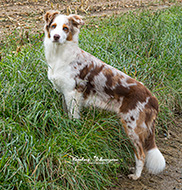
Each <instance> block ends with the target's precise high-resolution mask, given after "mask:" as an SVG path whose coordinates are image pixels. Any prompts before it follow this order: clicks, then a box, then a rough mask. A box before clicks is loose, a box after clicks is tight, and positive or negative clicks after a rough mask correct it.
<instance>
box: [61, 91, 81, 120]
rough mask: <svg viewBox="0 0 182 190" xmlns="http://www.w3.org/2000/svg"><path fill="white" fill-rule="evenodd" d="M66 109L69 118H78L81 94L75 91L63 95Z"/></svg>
mask: <svg viewBox="0 0 182 190" xmlns="http://www.w3.org/2000/svg"><path fill="white" fill-rule="evenodd" d="M64 98H65V102H66V107H67V110H68V115H69V118H70V119H72V118H75V119H79V118H80V114H79V113H80V107H81V94H80V93H78V92H77V91H71V92H66V93H64Z"/></svg>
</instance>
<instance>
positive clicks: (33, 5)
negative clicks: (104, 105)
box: [0, 0, 182, 190]
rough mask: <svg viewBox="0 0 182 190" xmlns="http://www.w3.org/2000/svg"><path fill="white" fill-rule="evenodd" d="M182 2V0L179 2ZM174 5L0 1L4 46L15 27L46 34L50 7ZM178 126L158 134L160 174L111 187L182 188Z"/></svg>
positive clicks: (89, 9)
mask: <svg viewBox="0 0 182 190" xmlns="http://www.w3.org/2000/svg"><path fill="white" fill-rule="evenodd" d="M178 2H179V3H181V2H182V1H181V0H180V1H178ZM173 4H174V1H173V2H171V1H167V0H163V1H156V0H155V1H154V0H123V1H119V0H118V1H116V0H115V1H114V0H102V1H97V0H86V1H84V0H80V1H66V0H64V1H61V3H60V2H59V1H49V0H48V1H40V0H27V1H23V0H9V1H8V0H3V1H2V2H0V24H1V27H0V45H1V48H3V41H5V40H6V38H5V36H7V35H8V34H9V35H10V34H11V32H12V31H13V30H14V29H18V30H20V34H21V33H22V32H25V31H29V32H32V33H43V30H42V28H43V25H44V22H43V20H42V15H43V14H44V13H45V12H46V11H47V10H49V9H56V10H60V11H61V12H62V13H64V14H70V13H78V14H81V15H84V16H86V17H87V16H89V17H90V16H92V17H97V16H109V15H112V14H118V13H121V12H127V11H129V10H135V9H138V8H141V9H143V8H147V9H163V8H167V7H169V6H171V5H173ZM174 122H176V125H177V126H178V127H176V126H173V125H171V126H169V131H168V134H166V136H165V137H164V136H158V137H157V144H158V146H159V148H160V150H161V152H162V153H163V155H164V157H165V159H166V162H167V166H166V169H165V171H164V172H163V173H162V174H160V175H157V176H154V175H150V174H148V173H147V172H146V171H144V172H143V173H142V177H141V178H140V179H139V180H137V181H131V180H129V179H128V178H127V176H126V175H124V174H120V176H118V178H119V180H118V182H116V185H115V187H113V188H110V190H120V189H121V190H122V189H124V190H125V189H126V190H129V189H134V190H173V189H174V190H182V152H181V150H182V128H181V123H182V120H181V119H180V120H178V121H174Z"/></svg>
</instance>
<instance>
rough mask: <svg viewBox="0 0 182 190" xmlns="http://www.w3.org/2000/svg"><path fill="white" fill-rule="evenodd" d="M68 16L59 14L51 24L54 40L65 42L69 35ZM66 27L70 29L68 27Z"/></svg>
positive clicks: (51, 34) (52, 38) (51, 36)
mask: <svg viewBox="0 0 182 190" xmlns="http://www.w3.org/2000/svg"><path fill="white" fill-rule="evenodd" d="M68 23H69V21H68V18H67V17H66V16H65V15H58V16H57V17H56V18H55V19H54V21H53V22H52V24H51V26H50V38H51V41H52V42H58V43H61V44H63V43H65V42H66V40H67V36H68V34H67V33H68V31H66V30H69V27H68V26H67V25H66V24H68ZM66 27H67V28H68V29H66Z"/></svg>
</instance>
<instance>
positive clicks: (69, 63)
mask: <svg viewBox="0 0 182 190" xmlns="http://www.w3.org/2000/svg"><path fill="white" fill-rule="evenodd" d="M44 20H45V27H44V31H45V38H44V47H45V56H46V60H47V63H48V79H49V80H50V81H51V82H52V84H53V86H54V88H55V89H56V90H57V91H58V92H61V93H62V94H63V95H64V99H65V102H66V107H67V110H68V115H69V117H70V118H76V119H79V118H80V114H79V112H80V109H81V108H82V107H83V106H90V105H93V106H96V107H98V108H102V109H106V110H109V111H114V112H115V113H116V114H117V115H118V116H119V118H120V120H121V122H122V126H123V127H124V130H125V132H126V134H127V135H128V137H129V139H130V140H131V142H132V143H133V147H134V156H135V162H136V167H135V172H134V173H133V174H130V175H129V176H128V177H129V178H130V179H133V180H137V179H138V178H139V177H140V176H141V173H142V170H143V167H144V165H146V167H147V169H148V171H149V172H150V173H152V174H158V173H160V172H161V171H163V170H164V168H165V159H164V157H163V155H162V154H161V152H160V151H159V149H158V148H157V146H156V143H155V126H154V122H155V120H156V117H157V113H158V101H157V99H156V98H155V97H154V96H153V95H152V94H151V92H150V91H149V90H148V89H147V88H146V87H145V86H144V85H143V84H142V83H140V82H138V81H136V80H135V79H133V78H131V77H129V76H128V75H126V74H125V73H123V72H121V71H119V70H117V69H116V68H114V67H112V66H110V65H108V64H106V63H104V62H103V61H101V60H99V59H97V58H96V57H94V56H93V55H91V54H89V53H87V52H85V51H84V50H82V49H80V48H79V47H78V34H79V31H80V27H81V26H82V25H84V21H83V20H82V17H81V16H79V15H69V16H66V15H62V14H60V12H59V11H48V12H46V14H45V15H44Z"/></svg>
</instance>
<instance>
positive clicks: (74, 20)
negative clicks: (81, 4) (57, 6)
mask: <svg viewBox="0 0 182 190" xmlns="http://www.w3.org/2000/svg"><path fill="white" fill-rule="evenodd" d="M68 19H69V21H70V22H71V23H72V25H73V26H75V27H77V28H78V26H79V25H84V24H85V23H84V21H83V20H82V17H81V16H79V15H69V16H68Z"/></svg>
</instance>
